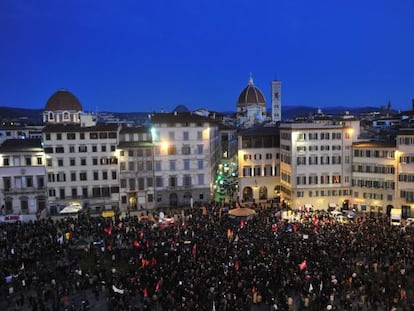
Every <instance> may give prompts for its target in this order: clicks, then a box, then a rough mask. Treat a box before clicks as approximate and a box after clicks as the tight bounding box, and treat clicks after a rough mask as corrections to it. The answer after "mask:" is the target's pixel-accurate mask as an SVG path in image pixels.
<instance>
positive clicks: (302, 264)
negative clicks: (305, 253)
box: [299, 260, 308, 271]
mask: <svg viewBox="0 0 414 311" xmlns="http://www.w3.org/2000/svg"><path fill="white" fill-rule="evenodd" d="M307 266H308V264H307V263H306V260H304V261H302V262H301V263H300V264H299V270H301V271H302V270H305V269H306V268H307Z"/></svg>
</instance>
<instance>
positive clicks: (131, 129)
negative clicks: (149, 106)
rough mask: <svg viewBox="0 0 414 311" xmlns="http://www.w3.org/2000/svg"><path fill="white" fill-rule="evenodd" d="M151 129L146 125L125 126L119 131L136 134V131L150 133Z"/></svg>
mask: <svg viewBox="0 0 414 311" xmlns="http://www.w3.org/2000/svg"><path fill="white" fill-rule="evenodd" d="M148 132H149V130H148V128H147V127H145V126H123V127H122V128H121V130H120V131H119V133H120V134H128V133H129V134H135V133H148Z"/></svg>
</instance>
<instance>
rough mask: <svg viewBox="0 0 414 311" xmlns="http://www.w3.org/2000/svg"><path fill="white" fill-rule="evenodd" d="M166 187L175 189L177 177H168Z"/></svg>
mask: <svg viewBox="0 0 414 311" xmlns="http://www.w3.org/2000/svg"><path fill="white" fill-rule="evenodd" d="M168 186H169V187H177V176H170V177H169V178H168Z"/></svg>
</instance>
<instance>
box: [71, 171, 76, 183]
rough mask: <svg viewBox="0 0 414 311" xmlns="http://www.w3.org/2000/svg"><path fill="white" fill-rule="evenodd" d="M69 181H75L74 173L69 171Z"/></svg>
mask: <svg viewBox="0 0 414 311" xmlns="http://www.w3.org/2000/svg"><path fill="white" fill-rule="evenodd" d="M70 181H76V173H75V172H70Z"/></svg>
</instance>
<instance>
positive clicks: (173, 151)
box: [167, 145, 177, 155]
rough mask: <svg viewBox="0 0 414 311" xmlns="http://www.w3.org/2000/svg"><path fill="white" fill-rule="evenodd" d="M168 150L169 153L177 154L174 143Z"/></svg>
mask: <svg viewBox="0 0 414 311" xmlns="http://www.w3.org/2000/svg"><path fill="white" fill-rule="evenodd" d="M167 152H168V155H174V154H177V149H176V148H175V146H174V145H171V146H168V150H167Z"/></svg>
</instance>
